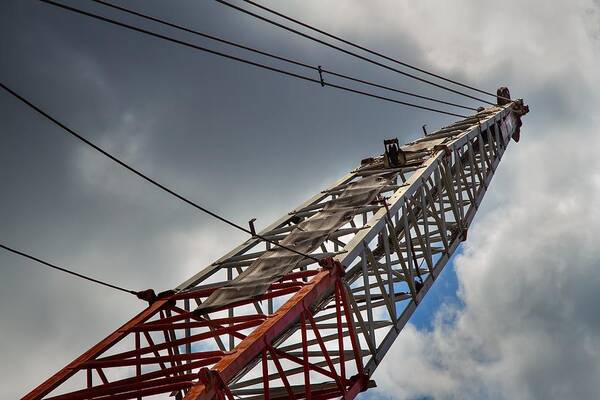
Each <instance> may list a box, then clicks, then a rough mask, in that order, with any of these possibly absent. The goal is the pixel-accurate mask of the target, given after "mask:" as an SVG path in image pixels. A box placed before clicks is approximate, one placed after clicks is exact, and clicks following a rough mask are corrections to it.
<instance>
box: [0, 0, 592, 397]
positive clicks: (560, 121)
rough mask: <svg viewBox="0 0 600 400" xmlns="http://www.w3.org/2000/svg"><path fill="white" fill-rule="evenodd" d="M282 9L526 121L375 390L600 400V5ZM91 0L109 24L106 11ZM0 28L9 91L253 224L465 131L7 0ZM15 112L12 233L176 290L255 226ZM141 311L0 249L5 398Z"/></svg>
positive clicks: (2, 168)
mask: <svg viewBox="0 0 600 400" xmlns="http://www.w3.org/2000/svg"><path fill="white" fill-rule="evenodd" d="M265 3H267V2H266V1H265ZM127 4H130V5H131V7H132V8H136V9H138V10H143V11H145V12H148V13H151V14H153V15H157V16H161V17H163V18H165V19H169V20H172V21H177V22H179V23H181V24H183V25H186V26H189V27H194V28H197V29H199V30H202V31H205V32H210V33H213V34H215V35H218V36H223V37H226V38H229V39H232V40H238V41H243V42H245V43H248V44H250V45H253V46H256V47H259V48H262V49H268V50H272V51H274V52H277V53H280V54H283V55H287V56H293V57H295V58H299V59H301V60H304V61H306V62H307V63H310V64H314V65H323V66H325V67H326V68H331V69H335V70H337V71H340V72H343V73H352V74H354V75H359V76H361V77H364V78H368V79H370V80H375V81H378V82H382V83H386V84H390V85H393V86H395V87H398V88H404V89H409V90H414V91H419V92H420V93H424V94H433V95H435V96H437V97H440V98H444V99H448V100H455V101H456V100H459V101H461V102H462V103H465V104H473V103H470V102H469V101H465V100H460V99H457V98H455V97H452V96H448V95H446V94H444V93H442V92H440V91H439V90H431V89H430V88H427V87H424V86H423V85H420V84H417V83H414V82H411V81H409V80H406V79H405V78H403V77H401V76H399V75H396V74H393V73H391V72H389V71H383V70H380V69H377V68H375V67H373V66H369V65H365V64H364V63H361V62H359V61H357V60H353V59H351V58H349V57H347V56H343V55H340V54H336V53H334V52H333V51H331V50H327V49H325V48H321V47H317V45H315V44H314V43H311V42H308V41H306V40H303V39H300V38H297V37H294V36H292V35H290V34H287V33H285V32H283V31H280V30H278V29H276V28H273V27H269V26H267V25H264V24H261V23H258V22H257V21H255V20H252V19H250V18H248V17H247V16H243V15H241V14H237V13H236V12H234V11H232V10H230V9H227V8H225V7H223V6H222V5H219V4H217V3H216V2H213V1H209V0H204V1H201V0H187V1H183V0H181V1H177V2H170V3H169V7H166V6H165V5H164V4H165V3H163V2H160V1H158V0H152V1H150V0H146V1H141V0H138V1H132V2H130V3H127ZM267 4H269V5H272V6H273V7H276V8H277V9H279V10H281V11H284V12H287V13H290V14H293V15H295V16H297V17H300V18H301V19H305V20H307V21H310V22H312V23H314V24H316V25H318V26H320V27H322V28H324V29H326V30H330V31H332V32H337V33H339V34H342V35H343V36H345V37H347V38H350V39H353V40H356V41H359V42H360V43H364V44H365V45H367V46H368V47H371V48H374V49H379V50H382V51H383V52H385V53H387V54H390V55H393V56H396V57H399V58H402V59H404V60H406V61H407V62H410V63H414V64H417V65H420V66H424V67H427V68H429V69H432V70H434V71H436V72H439V73H442V74H445V75H447V76H450V77H453V78H456V79H459V80H462V81H466V82H469V83H472V84H474V85H476V86H478V87H483V88H486V89H488V90H495V88H496V87H498V86H500V85H508V86H509V87H510V88H511V91H512V94H513V96H514V97H523V98H525V99H526V102H527V103H529V104H530V106H531V110H532V111H531V113H530V114H529V115H528V116H527V117H526V119H525V121H524V123H525V127H524V129H523V134H522V141H521V142H520V143H519V144H516V145H514V144H513V145H511V146H510V148H509V151H508V152H507V153H506V155H505V157H504V159H503V161H502V163H501V165H500V168H499V169H498V172H497V174H496V176H495V178H494V181H493V184H492V186H491V190H490V191H489V192H488V194H487V196H486V198H485V200H484V206H483V208H482V209H481V210H480V213H479V214H478V216H477V218H476V220H475V224H474V226H473V228H472V229H471V230H470V232H469V240H468V241H467V242H466V243H465V245H464V247H463V248H462V250H461V254H460V255H459V257H457V258H456V259H455V260H454V262H453V264H452V265H450V266H449V267H448V269H447V270H446V271H445V272H444V274H443V279H440V280H439V281H438V282H437V283H436V287H435V290H434V292H433V293H431V295H430V298H429V299H427V301H425V302H424V304H423V307H422V309H421V310H420V311H419V312H418V313H417V314H416V315H415V318H414V319H413V321H412V323H411V324H409V325H408V326H407V327H406V328H405V330H404V331H403V332H402V334H401V335H400V337H399V338H398V340H397V341H396V343H395V344H394V347H393V348H392V350H391V352H390V353H389V354H388V355H387V357H386V359H385V361H384V362H383V363H382V365H381V366H380V368H379V370H378V371H377V372H376V374H375V376H374V379H375V380H376V381H377V383H378V386H379V388H378V389H376V390H374V391H372V392H371V393H370V394H368V395H365V397H366V398H373V399H375V398H381V399H421V398H435V399H462V398H467V399H480V398H484V399H553V398H557V399H558V398H581V399H593V398H597V393H598V392H600V381H599V380H598V379H597V378H598V376H600V312H599V311H598V309H597V308H598V307H599V306H600V290H599V289H600V275H599V274H598V273H597V272H596V271H597V268H598V266H599V264H600V262H599V261H600V247H599V246H598V245H597V243H598V242H597V240H598V238H599V237H600V210H599V209H598V208H597V207H596V205H597V204H598V203H599V201H600V172H599V171H600V159H599V158H598V156H597V153H598V150H597V149H598V148H600V136H599V135H598V133H597V132H598V128H597V125H598V123H599V122H600V121H599V120H600V112H599V111H598V110H599V109H600V96H599V95H598V94H597V90H598V88H599V87H600V74H599V73H598V70H599V69H600V2H598V1H593V0H569V1H567V0H564V1H562V2H559V1H553V2H551V4H550V2H548V1H544V0H531V1H527V2H522V1H516V0H515V1H504V2H497V1H490V0H486V1H475V0H471V1H467V0H462V1H453V2H446V1H433V0H423V1H418V2H415V1H392V0H374V1H369V2H363V1H359V0H355V1H351V0H330V1H327V2H323V1H317V0H312V1H294V2H292V1H285V2H284V1H277V2H276V1H270V2H268V3H267ZM77 5H78V6H80V7H85V8H87V9H89V10H94V11H99V12H103V13H104V14H106V15H110V16H116V14H115V13H113V12H111V11H110V10H108V11H107V10H106V9H104V8H102V7H101V6H98V5H94V4H92V3H91V2H83V1H81V2H77ZM121 18H122V19H123V20H126V21H133V20H132V19H130V18H127V17H121ZM138 24H139V25H140V26H147V27H151V28H152V29H153V30H157V31H161V32H167V33H169V34H173V35H174V36H177V37H179V38H183V39H186V40H192V41H195V42H196V43H200V44H207V45H208V43H206V42H203V41H202V40H200V39H198V38H194V37H191V36H187V35H182V34H178V33H175V32H172V31H167V30H164V29H162V28H160V27H156V26H154V25H148V24H145V23H138ZM0 32H1V35H0V49H1V50H2V56H1V57H0V79H1V81H2V82H3V83H5V84H6V85H8V86H10V87H11V88H13V89H14V90H16V91H18V92H20V93H21V94H23V95H24V96H26V97H28V98H29V99H31V100H32V101H33V102H34V103H36V104H38V105H40V106H42V107H43V108H44V109H46V110H47V111H48V112H50V113H51V114H53V115H54V116H56V117H57V118H58V119H59V120H61V121H63V122H64V123H66V124H67V125H68V126H70V127H72V128H74V129H76V130H78V131H79V132H81V133H82V134H84V135H85V136H87V137H89V138H90V139H92V140H94V141H96V142H97V143H99V144H101V145H102V146H104V147H105V148H107V149H109V150H110V151H111V152H114V153H115V154H116V155H118V156H119V157H122V158H123V159H125V160H127V161H128V162H130V163H132V164H134V165H135V166H137V167H139V168H140V169H142V170H143V171H145V172H147V173H148V174H150V175H152V176H154V177H156V178H158V179H159V180H161V181H164V182H168V184H169V185H170V186H172V187H173V188H175V189H176V190H177V191H179V192H180V193H182V194H184V195H187V196H189V197H190V198H192V199H194V200H196V201H198V202H200V203H202V204H204V205H206V206H207V207H209V208H211V209H213V210H216V211H219V212H222V213H225V214H226V215H228V216H230V217H231V218H232V219H235V220H237V221H246V220H248V219H249V218H251V217H256V218H258V222H257V225H258V227H262V226H265V225H266V224H267V223H268V222H269V221H271V220H273V219H275V218H276V217H278V216H279V215H281V214H282V213H285V212H287V211H288V210H290V209H292V208H293V207H294V206H295V205H296V204H298V203H300V202H301V201H303V200H304V199H306V198H307V197H309V196H310V195H311V194H313V193H314V192H316V191H318V190H321V189H322V188H323V187H324V186H325V185H326V184H328V183H330V182H332V181H333V180H335V179H336V178H337V177H339V176H340V175H342V174H343V173H344V172H346V171H348V170H349V169H351V168H353V166H355V165H356V164H357V163H358V161H359V160H360V159H361V158H364V157H367V156H370V155H373V154H379V153H380V152H381V150H382V149H381V147H382V144H381V142H382V140H383V139H384V138H389V137H398V138H399V139H400V140H401V141H407V140H410V139H414V138H416V137H418V135H419V132H420V126H421V125H422V124H425V123H426V124H428V126H429V127H430V129H433V128H436V127H439V126H442V125H443V124H446V123H449V122H452V119H451V118H447V117H444V116H439V115H435V114H432V113H428V112H424V111H416V110H413V109H408V108H402V107H401V106H398V105H394V104H390V103H385V102H381V101H377V100H373V99H368V98H364V97H361V96H356V95H349V94H344V93H339V92H336V91H333V90H331V89H327V88H325V89H324V88H321V87H320V86H319V85H316V84H307V83H304V82H300V81H296V80H292V79H290V78H287V77H284V76H278V75H274V74H273V73H270V72H266V71H261V70H258V69H256V68H252V67H249V66H244V65H240V64H237V63H235V62H232V61H228V60H223V59H219V58H216V57H215V56H212V55H208V54H203V53H200V52H196V51H192V50H190V49H187V48H183V47H178V46H176V45H173V44H170V43H165V42H162V41H160V40H158V39H154V38H150V37H146V36H142V35H140V34H137V33H133V32H128V31H125V30H123V29H119V28H116V27H113V26H109V25H106V24H102V23H100V22H95V21H92V20H89V19H87V18H85V17H82V16H77V15H72V14H69V13H67V12H65V11H63V10H60V9H56V8H54V7H51V6H48V5H45V4H42V3H39V2H36V1H33V0H5V1H2V2H1V3H0ZM210 45H211V46H212V47H214V48H218V49H226V48H224V47H221V46H215V45H212V44H210ZM227 51H230V50H229V49H227ZM239 54H241V55H243V56H247V55H246V54H244V53H239ZM0 122H1V123H0V179H1V183H2V185H1V189H0V242H2V243H4V244H7V245H10V246H13V247H16V248H19V249H22V250H25V251H28V252H31V253H33V254H35V255H38V256H40V257H42V258H45V259H47V260H49V261H52V262H55V263H57V264H61V265H66V266H70V267H72V268H73V269H76V270H77V271H80V272H83V273H87V274H91V275H93V276H96V277H99V278H103V279H106V280H109V281H112V282H115V283H117V284H120V285H123V286H126V287H130V288H132V289H145V288H148V287H153V288H156V289H157V290H165V289H169V288H172V287H174V286H176V285H177V284H179V283H180V282H182V281H184V280H185V279H186V278H187V277H188V276H190V275H191V274H193V273H194V272H196V271H198V270H199V269H201V268H202V267H203V266H204V265H206V264H208V263H209V262H210V261H211V260H214V259H216V258H217V257H218V256H220V255H221V254H223V253H224V252H225V251H227V250H228V249H230V248H231V247H233V246H234V245H236V244H237V243H238V242H240V241H241V240H242V238H243V236H242V235H241V234H240V233H238V232H236V231H232V230H231V229H229V228H228V227H226V226H223V225H222V224H220V223H217V222H215V221H213V220H211V219H209V218H208V217H206V216H204V215H201V214H199V213H198V212H196V211H195V210H193V209H191V208H190V207H188V206H185V205H184V204H182V203H180V202H177V201H174V200H173V199H172V198H170V197H168V196H167V195H165V194H164V193H161V192H158V191H157V190H155V189H154V188H153V187H151V186H149V185H148V184H146V183H144V182H142V181H140V180H139V179H138V178H136V177H135V176H133V175H132V174H130V173H128V172H127V171H124V170H123V169H120V168H119V167H118V166H116V165H115V164H114V163H112V162H110V161H108V160H107V159H105V158H103V157H102V156H100V155H98V154H96V153H94V152H93V151H92V150H90V149H89V148H87V147H84V146H83V145H82V144H81V143H79V142H76V141H75V140H73V138H71V137H68V136H67V135H65V134H64V132H63V131H61V130H59V129H58V128H56V127H53V126H51V125H50V124H49V123H48V122H47V121H46V120H44V119H42V118H41V117H40V116H38V115H36V114H34V113H33V112H32V111H31V110H30V109H28V108H26V107H25V106H24V105H22V104H21V103H19V102H18V101H16V100H15V99H14V98H12V97H10V96H9V95H7V94H6V93H0ZM141 308H142V305H141V304H140V303H139V301H136V300H135V299H132V298H131V297H130V296H128V295H124V294H119V293H115V292H112V291H111V290H109V289H106V288H102V287H97V286H94V285H89V284H87V283H85V282H81V281H79V280H76V279H74V278H70V277H65V276H64V275H62V274H60V273H56V272H53V271H48V270H45V269H43V268H40V267H39V266H38V265H35V264H32V263H30V262H28V261H25V260H23V259H20V258H18V257H16V256H14V255H11V254H7V253H0V338H1V340H0V359H1V360H2V362H1V363H0V387H1V388H2V389H1V390H0V398H1V399H14V398H17V397H19V396H20V395H23V394H24V393H26V392H27V391H28V390H30V389H31V388H33V387H34V386H35V385H36V384H38V383H40V382H41V381H42V380H43V379H45V378H46V377H47V376H48V375H50V374H51V373H53V372H54V371H56V370H58V369H59V368H61V367H62V366H64V365H65V364H66V363H68V362H69V361H70V360H72V359H73V358H74V357H75V356H77V355H78V354H80V353H81V352H83V351H85V350H86V349H87V348H89V347H90V346H91V345H92V344H94V343H96V342H97V341H98V340H99V339H100V338H102V337H104V336H105V335H106V334H107V333H109V332H110V331H112V330H113V329H114V328H116V327H117V326H118V325H119V324H120V323H122V322H123V321H125V320H127V319H128V318H129V317H130V316H132V315H133V314H135V313H137V312H138V311H139V310H140V309H141Z"/></svg>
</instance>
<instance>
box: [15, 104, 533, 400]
mask: <svg viewBox="0 0 600 400" xmlns="http://www.w3.org/2000/svg"><path fill="white" fill-rule="evenodd" d="M524 108H525V107H524V106H523V105H522V102H521V103H520V102H511V103H508V104H504V105H502V106H499V107H492V108H488V109H484V110H483V111H481V112H479V113H478V114H477V115H475V116H473V117H471V118H468V119H465V120H462V121H459V122H457V123H455V124H453V125H450V126H448V127H446V128H443V129H441V130H439V131H437V132H434V133H431V134H428V135H427V136H425V137H423V138H421V139H419V140H417V141H415V142H412V143H409V144H407V145H404V146H400V147H399V148H397V149H394V152H393V157H390V154H389V153H388V152H387V151H386V154H384V155H383V156H379V157H374V158H370V159H366V160H363V162H362V163H361V166H360V167H358V168H357V169H355V170H354V171H352V172H351V173H349V174H347V175H346V176H344V177H343V178H341V179H340V180H338V181H337V182H335V183H334V184H333V185H332V186H330V187H329V188H327V189H326V190H324V191H322V192H320V193H318V194H317V195H315V196H314V197H312V198H311V199H310V200H308V201H306V202H305V203H303V204H302V205H300V206H299V207H297V208H296V209H294V210H293V211H292V212H290V213H289V214H287V215H285V216H283V217H282V218H280V219H279V220H277V221H276V222H274V223H273V224H271V225H270V226H268V227H267V228H265V229H264V230H263V231H261V232H260V235H261V236H263V237H267V238H269V239H270V240H272V241H274V242H276V243H279V242H282V243H285V244H286V245H291V246H294V245H295V244H294V243H291V244H290V243H288V242H286V238H289V237H290V236H291V235H293V234H297V232H298V230H299V229H300V230H302V227H305V226H307V225H306V221H308V220H310V219H311V218H313V217H315V216H317V215H322V214H319V213H323V211H324V210H327V209H331V207H332V204H337V205H339V203H340V200H339V199H343V198H344V196H346V197H347V194H348V191H347V189H348V188H356V187H357V183H360V182H361V181H362V180H364V179H366V178H367V177H371V178H372V177H373V176H381V177H385V180H384V182H383V183H382V184H381V187H378V188H377V190H376V192H369V195H366V196H365V197H364V198H363V199H362V200H361V201H357V202H352V207H351V208H352V212H351V213H347V214H348V216H347V217H345V218H343V219H341V222H340V223H339V224H336V226H335V227H334V228H332V229H328V230H327V231H326V232H325V231H324V233H323V234H322V235H321V234H320V236H319V235H317V236H318V239H314V237H312V238H311V242H310V243H311V246H308V247H303V249H304V250H306V249H307V248H308V250H307V251H306V252H307V253H309V254H310V256H311V257H313V258H314V259H317V260H320V261H319V262H318V263H317V262H315V261H314V260H313V259H311V258H302V259H299V260H298V262H297V263H295V264H294V266H293V267H292V268H288V269H285V270H282V271H281V273H278V274H277V276H276V277H275V278H274V279H271V280H270V281H268V284H266V285H262V286H261V288H262V289H261V290H260V292H258V293H257V292H256V291H253V292H252V295H251V296H245V295H240V296H233V297H230V298H231V299H232V300H231V302H229V303H227V302H225V303H223V302H221V303H215V304H213V305H212V306H211V307H209V308H207V307H203V306H202V304H203V303H204V302H206V301H207V299H209V298H210V297H211V295H212V296H213V297H214V296H215V293H218V292H219V291H220V290H223V288H226V287H231V285H232V282H236V280H237V282H239V281H240V279H241V278H238V276H240V275H242V274H244V273H245V271H251V268H252V265H253V264H254V265H255V263H256V262H257V260H259V259H261V257H266V256H268V255H269V254H271V253H272V252H273V251H275V249H274V248H273V245H271V244H269V243H265V242H263V241H261V240H259V239H257V238H251V239H249V240H247V241H245V242H244V243H242V244H241V245H239V246H238V247H237V248H235V249H234V250H232V251H231V252H229V253H228V254H226V255H225V256H223V257H222V258H220V259H219V260H217V261H215V262H214V263H212V264H211V265H209V266H208V267H206V268H205V269H203V270H202V271H201V272H199V273H198V274H197V275H195V276H193V277H191V278H190V279H189V280H187V281H186V282H184V283H183V284H181V285H180V286H179V287H177V288H176V289H175V290H173V291H170V292H165V293H162V294H159V295H154V294H153V292H148V293H147V296H146V299H147V300H148V301H149V302H150V304H149V307H148V308H147V309H146V310H144V311H143V312H141V313H140V314H138V315H137V316H136V317H134V318H133V319H132V320H130V321H129V322H127V323H126V324H125V325H123V326H122V327H121V328H119V329H118V330H117V331H115V332H114V333H112V334H111V335H109V336H108V337H107V338H106V339H104V340H103V341H102V342H100V343H98V344H97V345H96V346H94V347H93V348H91V349H90V350H89V351H88V352H86V353H84V354H83V355H81V356H80V357H79V358H77V359H76V360H74V361H73V362H72V363H71V364H69V365H68V366H66V367H65V368H64V369H62V370H61V371H59V372H58V373H56V374H55V375H54V376H52V377H51V378H49V379H48V380H47V381H46V382H44V383H42V384H41V385H40V386H39V387H37V388H36V389H34V390H33V391H32V392H30V393H29V394H28V395H26V396H25V397H24V399H30V400H33V399H42V398H46V399H48V398H50V399H72V400H75V399H108V398H110V399H138V398H165V397H169V396H171V397H173V398H176V399H183V398H185V399H213V398H217V399H224V398H228V399H259V398H265V399H285V398H298V399H301V398H307V399H329V398H354V397H355V396H356V395H357V394H358V393H359V392H361V391H364V390H366V389H367V388H368V387H371V386H373V385H374V382H373V381H371V379H370V378H371V376H372V374H373V372H374V371H375V369H376V368H377V365H378V364H379V363H380V362H381V360H382V359H383V357H384V356H385V354H386V352H387V351H388V350H389V348H390V346H391V345H392V343H393V342H394V340H395V338H396V337H397V335H398V334H399V332H400V331H401V330H402V328H403V327H404V325H405V324H406V322H407V321H408V319H409V317H410V316H411V314H412V313H413V312H414V310H415V309H416V307H417V305H418V304H419V302H420V301H421V300H422V299H423V296H425V294H426V293H427V291H428V290H429V289H430V287H431V285H432V284H433V282H434V281H435V279H436V277H437V276H438V275H439V274H440V272H441V271H442V269H443V268H444V266H445V265H446V263H447V262H448V260H449V259H450V257H451V256H452V255H453V253H454V252H455V251H456V249H457V247H458V246H459V244H460V242H461V241H463V240H465V239H466V237H467V230H468V227H469V225H470V224H471V221H472V220H473V217H474V215H475V213H476V211H477V209H478V207H479V205H480V203H481V201H482V198H483V196H484V194H485V192H486V190H487V188H488V185H489V183H490V181H491V179H492V176H493V174H494V171H495V170H496V168H497V166H498V163H499V162H500V159H501V157H502V154H503V153H504V151H505V149H506V146H507V145H508V143H509V141H510V138H511V136H514V135H516V134H517V133H518V129H519V126H520V116H521V115H522V114H524V113H525V112H526V111H525V110H524ZM396 150H397V151H396ZM358 186H360V185H358ZM344 193H346V195H344ZM336 199H338V202H337V203H336ZM344 201H345V200H344ZM344 212H347V210H346V211H344ZM303 223H304V225H303ZM294 232H296V233H294ZM308 233H311V232H308ZM296 257H297V256H296ZM248 274H250V272H246V273H245V275H243V276H247V275H248ZM263 283H264V282H263ZM242 290H243V288H242Z"/></svg>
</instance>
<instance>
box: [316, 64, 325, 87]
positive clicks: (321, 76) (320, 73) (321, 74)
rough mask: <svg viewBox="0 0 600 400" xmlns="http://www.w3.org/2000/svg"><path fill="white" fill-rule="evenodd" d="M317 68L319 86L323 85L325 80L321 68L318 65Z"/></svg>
mask: <svg viewBox="0 0 600 400" xmlns="http://www.w3.org/2000/svg"><path fill="white" fill-rule="evenodd" d="M317 69H318V70H319V80H320V81H321V87H325V80H323V69H322V68H321V66H320V65H319V66H318V68H317Z"/></svg>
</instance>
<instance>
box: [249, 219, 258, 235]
mask: <svg viewBox="0 0 600 400" xmlns="http://www.w3.org/2000/svg"><path fill="white" fill-rule="evenodd" d="M254 221H256V218H252V219H251V220H250V221H248V226H250V233H251V234H252V237H255V236H256V228H255V227H254Z"/></svg>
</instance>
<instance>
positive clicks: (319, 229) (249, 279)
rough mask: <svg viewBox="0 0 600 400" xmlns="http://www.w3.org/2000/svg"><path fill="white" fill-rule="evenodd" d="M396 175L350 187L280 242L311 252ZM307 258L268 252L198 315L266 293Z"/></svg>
mask: <svg viewBox="0 0 600 400" xmlns="http://www.w3.org/2000/svg"><path fill="white" fill-rule="evenodd" d="M394 176H395V174H389V173H388V174H377V175H371V176H368V177H365V178H362V179H360V180H358V181H356V182H353V183H351V184H349V185H348V186H347V187H346V189H345V190H344V191H343V192H342V193H341V194H340V195H339V196H338V197H337V198H336V199H334V200H330V201H329V202H327V203H326V204H325V206H324V207H323V208H322V210H321V211H319V212H317V213H316V214H314V215H313V216H311V217H310V218H307V219H306V220H304V221H302V222H300V223H299V224H298V225H297V226H296V228H295V229H294V230H292V231H291V232H290V234H289V235H287V236H286V237H285V238H284V239H283V240H282V241H281V242H280V243H281V244H282V245H285V246H287V247H290V248H292V249H294V250H297V251H299V252H301V253H305V254H309V253H311V252H312V251H314V250H316V249H317V248H318V247H319V246H320V245H321V244H322V243H323V242H324V241H325V240H327V237H328V235H329V234H331V233H333V232H335V231H336V230H337V229H338V228H340V227H341V226H343V225H344V224H346V223H348V222H349V221H350V220H351V219H352V218H354V216H355V214H356V212H357V210H358V209H360V208H362V207H364V206H367V205H369V204H371V203H372V202H373V200H375V198H376V197H377V195H378V194H379V192H380V191H381V190H382V189H383V188H384V187H385V186H386V185H389V184H390V182H391V180H392V179H393V178H394ZM304 258H305V257H304V256H301V255H298V254H295V253H293V252H291V251H289V250H286V249H283V248H280V247H275V248H273V249H272V250H269V251H267V252H266V253H265V254H263V255H262V256H260V257H259V258H257V259H256V260H255V261H254V262H253V263H252V264H251V265H250V266H249V267H248V268H247V269H246V270H245V271H244V272H243V273H241V274H240V275H239V276H237V277H236V278H235V279H234V280H233V281H231V282H230V283H228V284H227V285H226V286H224V287H222V288H219V289H217V290H216V291H215V292H214V293H213V294H211V295H210V296H209V297H208V298H207V299H206V301H205V302H204V303H202V304H201V305H200V306H199V307H198V308H197V312H210V311H212V310H214V309H217V308H221V307H224V306H228V305H230V304H233V303H235V302H238V301H243V300H248V299H252V298H254V297H256V296H260V295H262V294H264V293H266V292H267V290H268V289H269V286H270V285H271V284H272V283H273V282H276V281H277V280H279V279H281V278H282V277H283V276H284V275H286V274H288V273H289V272H291V271H292V270H293V269H294V268H297V267H298V266H299V264H300V263H301V262H302V261H303V260H304Z"/></svg>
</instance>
